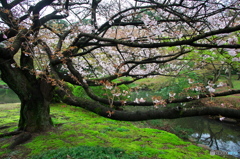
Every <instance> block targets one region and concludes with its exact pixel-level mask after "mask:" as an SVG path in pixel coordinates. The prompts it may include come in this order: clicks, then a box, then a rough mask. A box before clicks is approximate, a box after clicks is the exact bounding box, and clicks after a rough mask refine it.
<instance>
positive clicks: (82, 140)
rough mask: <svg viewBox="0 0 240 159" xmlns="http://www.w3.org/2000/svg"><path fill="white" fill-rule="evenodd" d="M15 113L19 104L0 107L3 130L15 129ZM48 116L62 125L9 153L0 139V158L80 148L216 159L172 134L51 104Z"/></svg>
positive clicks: (148, 156) (147, 155)
mask: <svg viewBox="0 0 240 159" xmlns="http://www.w3.org/2000/svg"><path fill="white" fill-rule="evenodd" d="M18 114H19V105H14V104H6V105H0V117H1V118H0V123H1V126H2V125H12V126H13V127H11V128H10V129H8V130H7V131H10V130H14V129H16V126H17V120H18V118H19V116H18ZM51 114H52V117H53V121H54V123H55V124H59V123H64V124H63V125H62V126H60V127H56V128H54V129H53V130H52V131H49V132H46V133H42V134H35V136H34V138H33V139H32V140H31V141H30V142H28V143H26V144H24V145H20V146H18V147H17V148H16V149H15V150H13V151H10V150H8V149H7V148H6V147H7V146H9V141H11V140H12V139H11V138H4V140H2V139H0V140H1V142H0V158H2V157H3V156H6V155H7V156H12V157H14V156H17V158H26V156H34V155H36V154H40V153H41V152H43V151H46V150H51V149H57V148H61V147H75V146H81V145H84V146H96V145H99V146H104V147H117V148H122V149H124V150H126V152H127V153H129V154H137V155H138V156H139V158H184V159H187V158H197V159H200V158H204V159H207V158H220V157H219V156H210V154H209V151H207V150H204V149H202V148H200V147H197V146H195V145H193V144H191V143H190V142H185V141H183V140H181V139H180V138H178V137H177V136H176V135H174V134H171V133H168V132H165V131H162V130H157V129H150V128H138V127H136V126H134V125H133V124H132V123H130V122H123V121H114V120H111V119H107V118H103V117H100V116H98V115H96V114H94V113H91V112H88V111H86V110H84V109H81V108H75V107H71V106H67V105H64V104H55V105H52V107H51ZM3 123H4V124H3ZM4 131H6V130H4ZM2 132H3V130H2V131H1V133H2ZM1 155H2V156H1Z"/></svg>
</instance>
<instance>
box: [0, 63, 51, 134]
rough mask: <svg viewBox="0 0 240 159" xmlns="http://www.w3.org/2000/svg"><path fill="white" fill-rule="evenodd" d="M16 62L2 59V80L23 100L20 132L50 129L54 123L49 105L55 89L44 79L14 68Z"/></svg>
mask: <svg viewBox="0 0 240 159" xmlns="http://www.w3.org/2000/svg"><path fill="white" fill-rule="evenodd" d="M14 62H15V61H14V60H4V61H1V59H0V70H1V73H2V80H3V81H4V82H6V83H7V84H8V86H9V87H10V88H11V89H12V90H13V91H14V92H15V93H16V94H17V95H18V97H19V98H20V100H21V110H20V120H19V125H18V126H19V130H23V131H28V132H40V131H45V130H47V129H50V128H51V127H52V121H51V117H50V114H49V113H50V110H49V104H50V102H51V99H52V93H53V88H52V86H51V84H49V83H47V82H46V81H45V79H44V78H36V76H35V75H34V74H31V72H30V71H28V70H22V69H21V68H19V67H15V66H14Z"/></svg>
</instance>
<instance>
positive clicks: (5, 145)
mask: <svg viewBox="0 0 240 159" xmlns="http://www.w3.org/2000/svg"><path fill="white" fill-rule="evenodd" d="M8 146H10V144H9V143H7V144H4V145H2V146H1V149H4V148H7V147H8Z"/></svg>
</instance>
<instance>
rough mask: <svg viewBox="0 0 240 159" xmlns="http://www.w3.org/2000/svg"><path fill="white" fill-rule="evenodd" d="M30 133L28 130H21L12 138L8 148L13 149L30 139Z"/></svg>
mask: <svg viewBox="0 0 240 159" xmlns="http://www.w3.org/2000/svg"><path fill="white" fill-rule="evenodd" d="M31 137H32V135H31V133H28V132H23V133H22V134H20V135H19V136H18V137H16V138H15V139H14V142H13V143H12V144H11V145H10V146H9V147H8V148H9V149H14V148H15V147H16V146H17V145H20V144H22V143H24V142H26V141H28V140H29V139H31Z"/></svg>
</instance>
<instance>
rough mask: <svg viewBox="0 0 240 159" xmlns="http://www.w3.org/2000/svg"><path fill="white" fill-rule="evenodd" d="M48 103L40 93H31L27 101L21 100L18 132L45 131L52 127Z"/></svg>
mask: <svg viewBox="0 0 240 159" xmlns="http://www.w3.org/2000/svg"><path fill="white" fill-rule="evenodd" d="M49 105H50V101H49V100H47V99H45V98H44V96H43V95H42V92H41V91H36V92H33V94H32V96H31V97H29V99H26V100H25V99H21V110H20V120H19V124H18V128H19V130H23V131H27V132H40V131H46V130H48V129H49V128H51V127H52V121H51V117H50V107H49Z"/></svg>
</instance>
